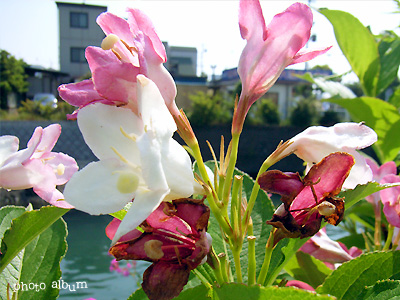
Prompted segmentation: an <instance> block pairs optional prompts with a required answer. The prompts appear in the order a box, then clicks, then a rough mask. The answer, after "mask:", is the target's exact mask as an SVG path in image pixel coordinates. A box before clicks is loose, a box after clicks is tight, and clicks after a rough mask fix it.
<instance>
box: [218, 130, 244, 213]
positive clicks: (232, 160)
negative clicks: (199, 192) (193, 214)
mask: <svg viewBox="0 0 400 300" xmlns="http://www.w3.org/2000/svg"><path fill="white" fill-rule="evenodd" d="M239 137H240V133H233V134H232V150H231V154H230V157H229V163H228V168H227V170H226V177H225V182H224V189H223V198H222V201H223V203H224V204H225V205H226V207H228V202H229V195H230V192H231V184H232V178H233V172H234V171H235V166H236V161H237V154H238V149H239Z"/></svg>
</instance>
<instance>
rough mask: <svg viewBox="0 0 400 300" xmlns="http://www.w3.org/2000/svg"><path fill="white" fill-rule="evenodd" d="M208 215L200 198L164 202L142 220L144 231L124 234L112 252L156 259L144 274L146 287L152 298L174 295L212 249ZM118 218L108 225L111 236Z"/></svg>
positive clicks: (132, 257)
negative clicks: (209, 237) (208, 229)
mask: <svg viewBox="0 0 400 300" xmlns="http://www.w3.org/2000/svg"><path fill="white" fill-rule="evenodd" d="M209 215H210V211H209V209H208V207H207V206H205V205H204V204H202V201H200V200H193V199H177V200H173V201H172V203H169V202H164V203H162V204H161V205H160V206H159V207H158V208H157V209H156V210H155V211H154V212H153V213H152V214H151V215H150V216H149V217H148V218H147V219H146V221H145V222H143V223H142V225H141V229H142V231H139V230H137V229H134V230H132V231H131V232H129V233H127V234H125V235H124V236H122V237H121V238H120V239H119V240H118V242H117V243H116V244H115V245H114V246H112V247H111V249H110V253H111V254H113V255H114V256H115V257H116V258H117V260H121V259H128V260H131V259H133V260H146V261H150V262H153V264H152V265H151V266H150V267H149V268H148V269H147V270H146V271H145V272H144V274H143V283H142V287H143V290H144V291H145V293H146V294H147V296H148V297H149V299H150V300H154V299H157V300H167V299H172V298H174V297H176V296H177V295H178V294H179V293H180V292H181V290H182V288H183V287H184V285H185V284H186V283H187V281H188V278H189V274H190V271H191V270H193V269H195V268H196V267H197V266H198V265H199V264H201V263H202V262H203V260H204V258H205V257H206V255H207V254H208V252H209V249H210V242H209V241H208V238H207V234H206V229H207V224H208V218H209ZM119 222H120V221H119V220H117V219H114V220H113V221H112V222H111V223H110V225H109V227H108V228H107V230H106V233H107V235H108V237H109V238H110V239H113V238H114V237H113V234H114V233H115V231H116V228H117V226H118V223H119Z"/></svg>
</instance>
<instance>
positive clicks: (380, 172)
mask: <svg viewBox="0 0 400 300" xmlns="http://www.w3.org/2000/svg"><path fill="white" fill-rule="evenodd" d="M366 161H367V164H368V166H369V167H370V168H371V171H372V179H373V180H374V181H375V182H377V183H381V181H382V179H383V177H385V176H386V175H388V174H393V175H396V174H397V167H396V164H395V162H394V161H388V162H386V163H384V164H383V165H381V166H380V167H379V166H378V164H377V163H375V162H374V161H373V160H371V159H369V158H367V159H366ZM380 198H381V197H380V193H379V192H377V193H373V194H372V195H369V196H367V197H365V199H366V200H367V201H368V202H370V203H371V204H374V206H376V205H377V204H378V202H379V200H380ZM379 213H380V212H379Z"/></svg>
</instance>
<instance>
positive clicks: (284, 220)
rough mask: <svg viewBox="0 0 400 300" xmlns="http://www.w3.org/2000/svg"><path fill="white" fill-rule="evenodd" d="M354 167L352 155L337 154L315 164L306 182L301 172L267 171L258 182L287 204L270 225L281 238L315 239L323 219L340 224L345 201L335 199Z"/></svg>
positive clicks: (283, 205)
mask: <svg viewBox="0 0 400 300" xmlns="http://www.w3.org/2000/svg"><path fill="white" fill-rule="evenodd" d="M353 165H354V158H353V157H352V156H351V155H350V154H348V153H343V152H335V153H332V154H329V155H328V156H326V157H324V158H323V159H322V160H321V161H320V162H318V163H317V164H315V165H314V166H313V167H312V168H311V169H310V170H309V171H308V173H307V175H306V176H305V177H304V178H303V179H302V178H301V177H300V175H299V174H298V173H283V172H281V171H278V170H270V171H266V172H264V173H263V174H262V175H261V176H260V177H259V179H258V183H259V184H260V187H261V188H262V189H263V190H264V191H266V192H269V193H274V194H279V195H281V201H282V202H283V204H282V205H281V206H279V207H278V209H277V210H276V211H275V213H274V215H273V217H272V219H271V220H269V221H268V222H267V224H270V225H272V226H274V227H276V228H278V229H279V230H278V231H279V235H280V236H281V238H282V237H290V238H297V237H300V238H305V237H308V236H312V235H314V234H315V233H317V232H318V231H319V229H320V227H321V221H322V219H325V220H326V221H327V222H328V223H330V224H332V225H337V224H338V223H339V222H340V221H341V220H342V218H343V213H344V201H343V199H342V198H337V197H335V196H336V195H337V194H339V192H340V191H341V188H342V185H343V183H344V181H345V180H346V178H347V176H348V175H349V173H350V170H351V168H352V166H353ZM276 242H277V241H276V240H274V243H276Z"/></svg>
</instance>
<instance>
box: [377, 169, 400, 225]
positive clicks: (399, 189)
mask: <svg viewBox="0 0 400 300" xmlns="http://www.w3.org/2000/svg"><path fill="white" fill-rule="evenodd" d="M380 183H381V184H385V183H400V176H398V175H394V174H389V175H386V176H385V177H383V178H382V180H381V182H380ZM379 193H380V196H381V201H382V203H383V213H384V214H385V216H386V219H387V221H388V222H389V224H391V225H393V226H395V227H399V228H400V185H398V186H393V187H390V188H386V189H384V190H381V191H380V192H379Z"/></svg>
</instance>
